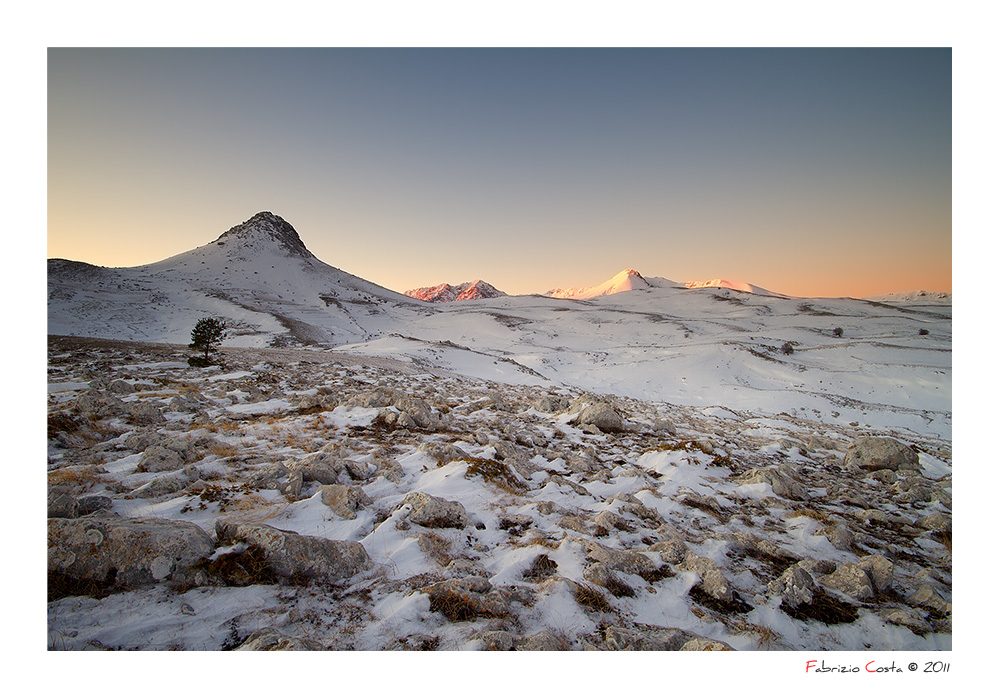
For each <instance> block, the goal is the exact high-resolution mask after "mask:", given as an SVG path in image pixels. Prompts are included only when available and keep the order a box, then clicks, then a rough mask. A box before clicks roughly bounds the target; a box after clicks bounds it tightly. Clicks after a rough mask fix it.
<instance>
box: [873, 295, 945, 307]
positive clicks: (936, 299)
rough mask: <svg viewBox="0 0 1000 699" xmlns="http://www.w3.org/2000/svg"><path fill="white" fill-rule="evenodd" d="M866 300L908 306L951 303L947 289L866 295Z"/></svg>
mask: <svg viewBox="0 0 1000 699" xmlns="http://www.w3.org/2000/svg"><path fill="white" fill-rule="evenodd" d="M866 300H867V301H877V302H879V303H898V304H906V305H910V306H922V305H928V306H950V305H951V303H952V300H951V292H947V291H901V292H896V293H893V294H882V295H880V296H868V297H866Z"/></svg>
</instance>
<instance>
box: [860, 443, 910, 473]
mask: <svg viewBox="0 0 1000 699" xmlns="http://www.w3.org/2000/svg"><path fill="white" fill-rule="evenodd" d="M844 465H845V466H847V467H849V468H850V467H856V468H860V469H863V470H865V471H879V470H882V469H889V470H892V471H898V470H900V469H912V470H920V458H919V457H918V455H917V452H916V451H914V450H913V448H912V447H909V446H907V445H905V444H903V443H902V442H898V441H896V440H895V439H892V438H890V437H860V438H858V439H856V440H854V441H853V442H851V444H850V446H848V447H847V453H846V454H845V455H844Z"/></svg>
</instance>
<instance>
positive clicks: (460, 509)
mask: <svg viewBox="0 0 1000 699" xmlns="http://www.w3.org/2000/svg"><path fill="white" fill-rule="evenodd" d="M403 504H404V505H410V506H411V507H412V508H413V509H412V510H411V511H410V515H409V519H410V521H411V522H412V523H413V524H419V525H420V526H422V527H428V528H431V529H441V528H453V529H462V528H464V527H465V526H466V525H468V524H469V516H468V515H467V514H466V512H465V507H464V506H463V505H462V503H460V502H454V501H452V500H445V499H444V498H439V497H435V496H433V495H428V494H427V493H410V494H409V495H407V496H406V497H405V498H404V499H403Z"/></svg>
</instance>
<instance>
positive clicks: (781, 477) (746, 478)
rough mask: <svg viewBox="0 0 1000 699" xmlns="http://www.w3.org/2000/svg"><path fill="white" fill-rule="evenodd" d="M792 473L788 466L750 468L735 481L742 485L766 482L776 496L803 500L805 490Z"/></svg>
mask: <svg viewBox="0 0 1000 699" xmlns="http://www.w3.org/2000/svg"><path fill="white" fill-rule="evenodd" d="M793 473H794V471H793V469H791V468H789V467H783V468H780V469H778V468H762V469H757V468H751V469H749V470H747V471H745V472H744V473H742V474H741V475H740V476H739V478H738V479H737V482H739V483H741V484H743V485H749V484H755V483H766V484H767V485H770V486H771V489H772V490H773V491H774V494H775V495H777V496H778V497H782V498H789V499H792V500H804V499H805V498H806V490H805V488H803V487H802V486H801V485H799V484H798V483H797V482H795V480H794V478H793V476H792V474H793Z"/></svg>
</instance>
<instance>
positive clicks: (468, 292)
mask: <svg viewBox="0 0 1000 699" xmlns="http://www.w3.org/2000/svg"><path fill="white" fill-rule="evenodd" d="M404 293H405V294H406V295H407V296H409V297H411V298H415V299H420V300H421V301H429V302H431V303H451V302H452V301H471V300H475V299H495V298H500V297H501V296H506V295H507V294H505V293H504V292H502V291H500V290H499V289H497V288H496V287H494V286H493V285H492V284H489V283H487V282H484V281H483V280H482V279H476V280H475V281H471V282H463V283H462V284H456V285H455V286H452V285H451V284H438V285H437V286H424V287H421V288H419V289H410V290H409V291H406V292H404Z"/></svg>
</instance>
